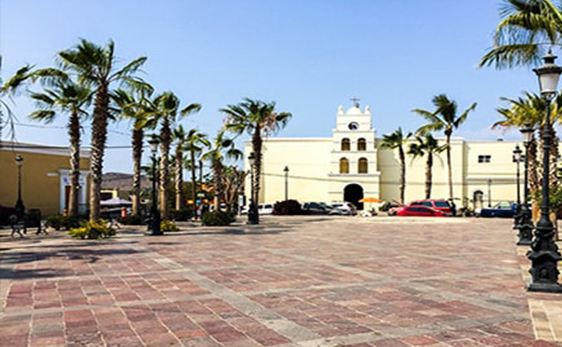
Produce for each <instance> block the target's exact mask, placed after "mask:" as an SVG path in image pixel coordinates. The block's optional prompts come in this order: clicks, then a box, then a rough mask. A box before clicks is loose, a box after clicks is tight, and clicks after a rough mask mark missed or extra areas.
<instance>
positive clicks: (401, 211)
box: [396, 205, 445, 217]
mask: <svg viewBox="0 0 562 347" xmlns="http://www.w3.org/2000/svg"><path fill="white" fill-rule="evenodd" d="M396 215H397V216H418V217H445V213H444V212H442V211H439V210H436V209H434V208H431V207H427V206H423V205H406V206H402V207H399V208H398V211H397V212H396Z"/></svg>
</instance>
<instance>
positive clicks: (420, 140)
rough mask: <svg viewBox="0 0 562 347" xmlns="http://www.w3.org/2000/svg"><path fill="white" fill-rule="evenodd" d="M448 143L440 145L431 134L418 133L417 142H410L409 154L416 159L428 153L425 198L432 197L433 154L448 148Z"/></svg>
mask: <svg viewBox="0 0 562 347" xmlns="http://www.w3.org/2000/svg"><path fill="white" fill-rule="evenodd" d="M446 148H447V145H439V142H438V141H437V140H436V139H435V138H434V137H433V136H432V135H431V134H425V135H418V136H416V142H414V143H412V144H410V147H409V148H408V154H409V155H411V156H412V157H413V158H414V159H415V158H418V157H420V158H421V157H423V156H425V155H427V159H426V161H425V198H426V199H431V186H432V184H433V178H432V177H433V175H432V169H433V156H434V155H437V154H439V153H441V152H443V151H444V150H446Z"/></svg>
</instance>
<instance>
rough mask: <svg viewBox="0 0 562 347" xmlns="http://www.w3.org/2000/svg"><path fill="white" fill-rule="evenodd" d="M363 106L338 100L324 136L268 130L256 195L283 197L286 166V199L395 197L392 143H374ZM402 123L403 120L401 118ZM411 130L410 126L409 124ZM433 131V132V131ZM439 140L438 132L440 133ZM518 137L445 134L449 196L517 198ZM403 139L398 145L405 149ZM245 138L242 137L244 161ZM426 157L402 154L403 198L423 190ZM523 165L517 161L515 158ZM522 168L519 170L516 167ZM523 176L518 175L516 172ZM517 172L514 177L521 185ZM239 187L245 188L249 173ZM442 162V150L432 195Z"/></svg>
mask: <svg viewBox="0 0 562 347" xmlns="http://www.w3.org/2000/svg"><path fill="white" fill-rule="evenodd" d="M372 118H373V117H372V114H371V111H370V107H369V106H366V107H365V108H364V110H363V111H362V110H361V109H360V108H359V106H358V105H355V106H353V107H351V108H350V109H348V110H347V112H345V111H344V108H343V106H340V107H339V108H338V111H337V115H336V128H335V129H334V130H333V131H332V137H326V138H268V139H265V140H264V142H263V165H262V175H261V189H260V197H259V202H260V203H261V202H275V201H282V200H284V199H285V173H284V171H283V169H284V168H285V167H286V166H287V167H288V168H289V173H288V178H287V184H288V196H289V199H295V200H298V201H299V202H301V203H303V202H307V201H322V202H330V201H350V202H353V203H355V204H356V205H359V206H358V207H359V208H361V207H362V204H357V201H358V200H360V199H362V198H364V197H374V198H380V199H382V200H385V201H390V200H393V199H396V200H398V199H399V184H400V161H399V159H398V151H397V150H388V149H381V148H380V145H381V142H382V140H381V138H382V136H380V137H378V136H377V132H376V129H375V128H374V127H373V119H372ZM403 128H407V126H403ZM410 130H414V129H410ZM437 135H438V134H436V136H437ZM439 141H440V143H442V144H444V139H443V138H439ZM517 144H519V146H520V147H521V148H522V149H523V148H524V147H523V144H522V143H521V142H520V141H466V140H464V139H462V138H453V139H452V140H451V157H452V167H453V170H452V171H453V192H454V197H455V199H456V201H455V203H456V204H457V205H458V206H461V205H463V204H466V203H470V204H471V205H472V204H474V206H475V207H479V206H481V205H482V204H483V205H485V206H487V205H488V204H491V205H493V204H494V203H496V202H498V201H501V200H513V201H514V200H516V198H517V196H516V194H517V193H516V163H515V162H514V160H513V150H514V149H515V146H516V145H517ZM407 147H408V146H405V148H404V149H405V151H406V152H407ZM251 151H252V149H251V143H250V142H249V141H247V142H246V143H245V158H246V159H245V160H246V162H245V167H246V169H247V170H249V163H248V161H247V157H248V155H249V153H250V152H251ZM425 168H426V159H425V157H424V158H416V159H413V158H412V157H411V156H407V158H406V193H405V195H406V202H410V201H411V200H415V199H423V198H424V197H425V193H424V189H425ZM521 170H523V165H521ZM521 175H523V171H521ZM521 177H523V176H521ZM522 181H523V179H522V178H521V185H522V184H523V183H522ZM245 193H246V195H247V196H250V184H249V176H248V181H247V182H246V192H245ZM448 196H449V193H448V180H447V162H446V154H445V152H443V153H442V154H440V155H437V156H435V157H434V164H433V187H432V192H431V197H432V198H448Z"/></svg>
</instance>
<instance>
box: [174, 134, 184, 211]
mask: <svg viewBox="0 0 562 347" xmlns="http://www.w3.org/2000/svg"><path fill="white" fill-rule="evenodd" d="M178 146H179V145H178ZM175 169H176V180H175V181H176V182H175V183H176V210H177V211H179V210H182V209H183V207H184V206H185V201H184V198H183V152H182V151H181V149H177V150H176V165H175Z"/></svg>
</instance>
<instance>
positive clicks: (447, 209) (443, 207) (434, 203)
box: [410, 199, 451, 216]
mask: <svg viewBox="0 0 562 347" xmlns="http://www.w3.org/2000/svg"><path fill="white" fill-rule="evenodd" d="M410 206H426V207H430V208H432V209H434V210H438V211H441V212H443V213H444V214H445V215H448V216H449V215H451V204H449V202H448V201H447V200H444V199H424V200H415V201H412V202H411V203H410Z"/></svg>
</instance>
